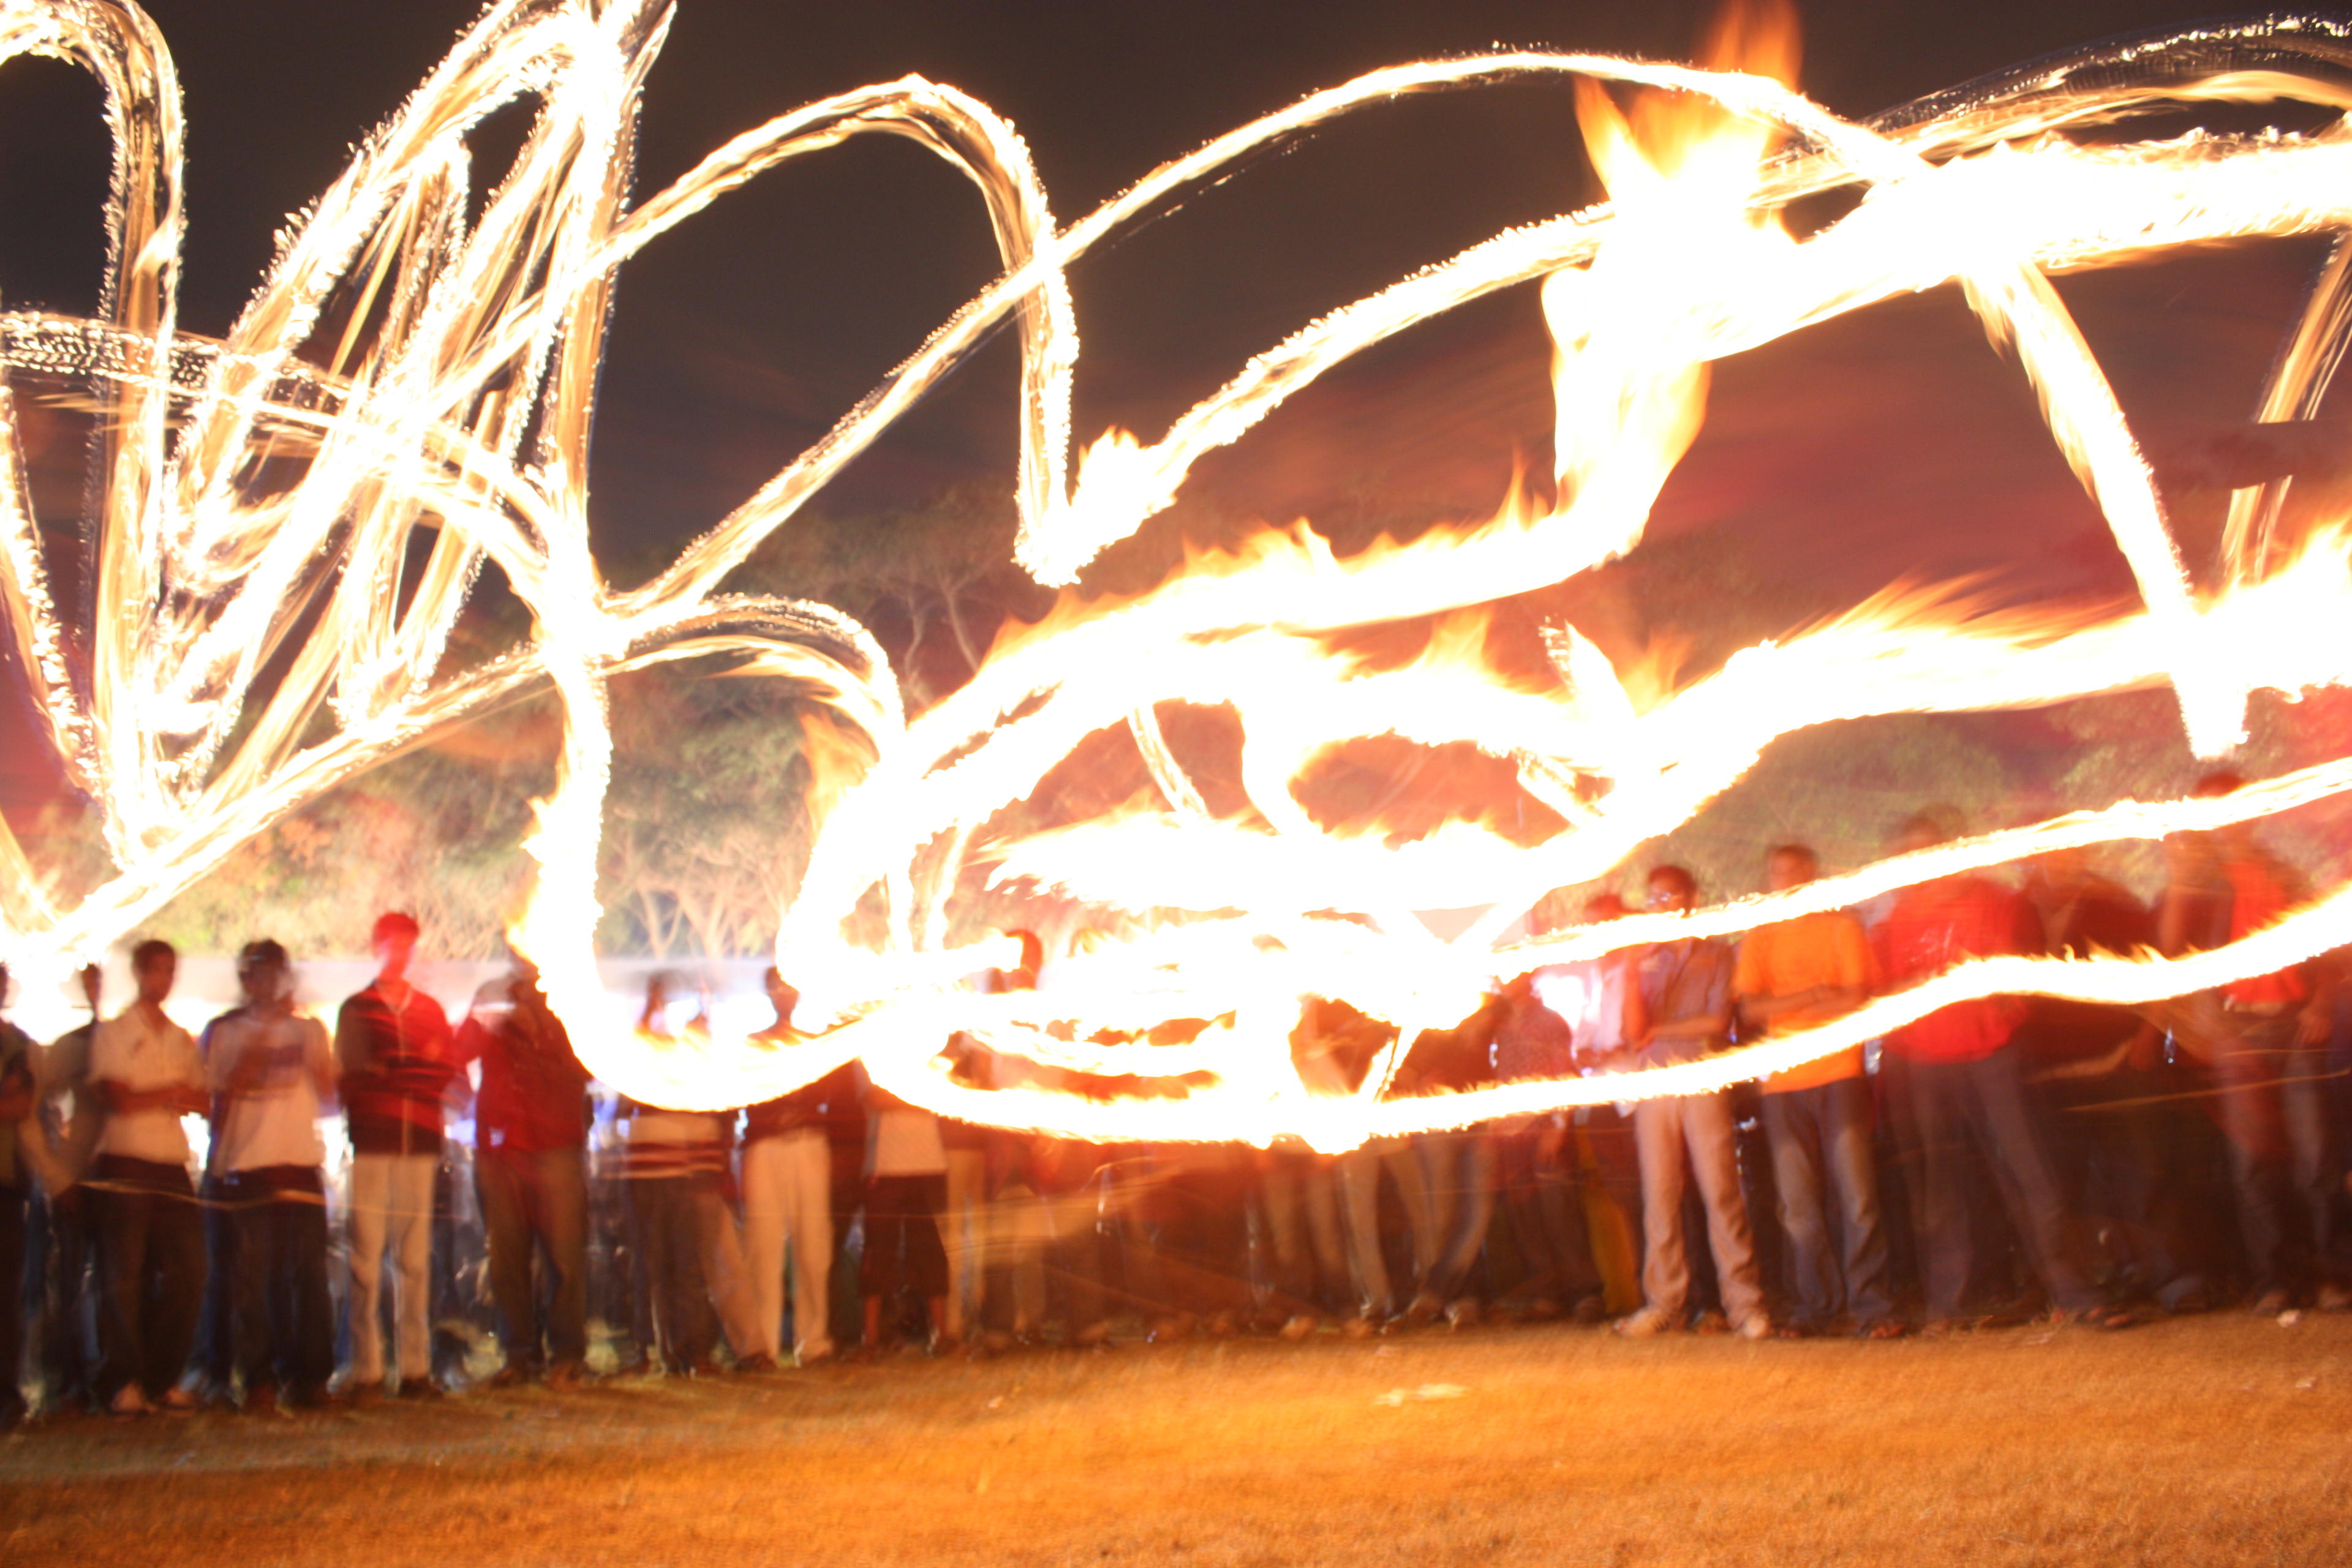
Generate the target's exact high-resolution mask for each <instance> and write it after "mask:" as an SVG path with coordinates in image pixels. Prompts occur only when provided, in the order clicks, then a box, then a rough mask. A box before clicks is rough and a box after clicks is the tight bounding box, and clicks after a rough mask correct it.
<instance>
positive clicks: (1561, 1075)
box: [1495, 969, 1601, 1320]
mask: <svg viewBox="0 0 2352 1568" xmlns="http://www.w3.org/2000/svg"><path fill="white" fill-rule="evenodd" d="M1548 974H1549V970H1543V969H1538V970H1536V971H1535V972H1533V973H1528V974H1523V975H1521V976H1519V977H1518V978H1517V980H1514V981H1512V982H1511V983H1510V984H1508V985H1507V986H1505V987H1504V988H1503V997H1502V1003H1503V1005H1502V1011H1501V1015H1500V1016H1499V1017H1498V1019H1497V1020H1496V1026H1495V1072H1496V1077H1497V1078H1498V1079H1500V1080H1501V1081H1503V1082H1505V1083H1514V1082H1520V1081H1528V1080H1532V1081H1544V1080H1557V1079H1565V1078H1573V1077H1575V1076H1576V1075H1577V1061H1576V1054H1575V1036H1574V1034H1573V1032H1572V1031H1570V1028H1569V1026H1568V1021H1567V1020H1566V1019H1565V1018H1562V1017H1561V1016H1559V1014H1557V1013H1555V1012H1553V1011H1552V1010H1551V1009H1550V1008H1549V1007H1548V1006H1546V1005H1544V1002H1543V999H1542V997H1541V995H1540V994H1539V987H1540V986H1541V985H1542V984H1543V981H1544V979H1545V977H1546V976H1547V975H1548ZM1574 1125H1575V1124H1574V1122H1573V1121H1570V1118H1569V1116H1568V1115H1567V1114H1566V1113H1565V1112H1555V1113H1554V1114H1552V1115H1549V1116H1520V1117H1514V1118H1511V1119H1510V1120H1509V1121H1505V1122H1503V1123H1501V1124H1500V1125H1499V1126H1497V1127H1496V1131H1495V1152H1496V1184H1497V1186H1498V1188H1499V1190H1500V1192H1501V1195H1502V1201H1503V1207H1504V1211H1505V1212H1506V1213H1507V1215H1509V1216H1510V1222H1511V1235H1512V1237H1513V1238H1514V1239H1515V1240H1516V1241H1517V1243H1518V1248H1519V1256H1520V1258H1521V1259H1522V1260H1523V1261H1524V1262H1525V1263H1526V1265H1527V1270H1528V1272H1527V1277H1526V1279H1523V1280H1521V1281H1520V1282H1519V1283H1518V1284H1517V1286H1515V1287H1514V1288H1513V1289H1512V1292H1511V1294H1512V1296H1513V1298H1514V1299H1515V1300H1516V1301H1517V1305H1518V1307H1519V1310H1522V1311H1523V1312H1524V1313H1525V1314H1526V1315H1527V1316H1528V1317H1530V1318H1534V1319H1538V1320H1541V1319H1547V1318H1556V1317H1558V1316H1559V1315H1560V1314H1561V1313H1562V1312H1573V1313H1577V1314H1578V1315H1580V1316H1582V1317H1585V1318H1588V1319H1591V1318H1597V1317H1598V1316H1599V1315H1600V1313H1601V1276H1600V1275H1599V1274H1598V1273H1596V1272H1594V1270H1593V1267H1592V1244H1591V1241H1590V1240H1588V1239H1587V1237H1586V1236H1585V1229H1584V1210H1583V1205H1582V1201H1581V1200H1580V1197H1579V1196H1578V1194H1577V1190H1576V1170H1575V1160H1574V1151H1573V1147H1572V1129H1573V1128H1574Z"/></svg>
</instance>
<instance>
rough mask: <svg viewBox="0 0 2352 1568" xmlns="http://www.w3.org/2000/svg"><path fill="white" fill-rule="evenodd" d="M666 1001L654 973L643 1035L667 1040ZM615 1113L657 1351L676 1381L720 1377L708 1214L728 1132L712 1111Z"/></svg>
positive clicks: (631, 1108) (640, 1025)
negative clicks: (622, 1133) (622, 1124)
mask: <svg viewBox="0 0 2352 1568" xmlns="http://www.w3.org/2000/svg"><path fill="white" fill-rule="evenodd" d="M667 1003H668V977H667V976H666V975H661V974H656V975H655V976H654V977H653V978H652V979H651V980H649V981H647V982H646V1005H645V1011H644V1012H643V1013H642V1014H641V1015H640V1016H639V1017H638V1019H637V1032H638V1034H639V1036H640V1037H645V1038H649V1039H655V1040H659V1039H664V1038H667V1034H666V1033H665V1031H664V1029H663V1027H662V1022H661V1018H662V1009H663V1008H664V1007H665V1006H666V1005H667ZM620 1115H621V1116H623V1117H624V1118H625V1119H626V1120H627V1121H628V1142H627V1145H626V1152H625V1153H626V1161H627V1163H626V1165H625V1171H626V1173H627V1174H626V1176H625V1187H626V1190H627V1193H628V1204H629V1237H630V1241H631V1244H632V1245H633V1246H634V1247H635V1249H636V1251H637V1253H638V1256H639V1257H641V1258H643V1259H644V1260H645V1278H646V1292H647V1293H648V1295H649V1296H650V1297H651V1299H652V1302H651V1304H652V1307H653V1330H654V1345H655V1349H656V1353H657V1355H658V1357H659V1359H660V1361H661V1364H662V1366H663V1368H664V1369H665V1370H666V1371H667V1372H668V1373H670V1374H671V1375H672V1376H674V1377H683V1376H709V1375H710V1374H711V1373H714V1372H715V1371H717V1363H715V1362H714V1361H713V1360H712V1359H711V1358H712V1354H713V1352H715V1351H716V1350H717V1349H718V1344H719V1313H718V1309H717V1306H716V1303H715V1300H714V1297H715V1289H714V1288H715V1287H716V1286H718V1285H719V1283H720V1282H719V1281H718V1280H716V1279H713V1278H712V1276H711V1273H710V1269H709V1254H710V1250H711V1249H710V1247H709V1235H708V1230H709V1225H710V1223H711V1216H710V1215H709V1214H708V1213H707V1210H708V1209H709V1207H710V1206H711V1205H713V1204H717V1205H719V1206H720V1207H721V1208H722V1211H723V1205H724V1200H723V1198H722V1197H721V1195H720V1192H719V1182H720V1180H721V1178H722V1177H723V1176H724V1175H725V1173H726V1169H727V1143H726V1133H725V1130H724V1129H723V1128H722V1127H721V1126H720V1118H719V1116H718V1115H717V1114H715V1113H713V1112H710V1111H706V1110H663V1109H662V1108H661V1107H659V1106H653V1105H644V1104H640V1103H638V1102H637V1101H635V1100H626V1099H625V1100H622V1102H621V1107H620ZM745 1353H747V1354H748V1353H750V1350H749V1347H746V1351H745Z"/></svg>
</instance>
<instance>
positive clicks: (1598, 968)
mask: <svg viewBox="0 0 2352 1568" xmlns="http://www.w3.org/2000/svg"><path fill="white" fill-rule="evenodd" d="M1624 914H1625V900H1622V899H1621V898H1619V897H1618V896H1617V895H1616V894H1614V893H1596V894H1594V895H1593V896H1592V897H1591V898H1589V899H1587V900H1585V901H1584V906H1583V908H1582V910H1580V916H1581V918H1582V921H1583V923H1585V924H1586V925H1597V924H1599V923H1601V921H1613V920H1619V919H1622V918H1623V916H1624ZM1626 973H1627V971H1626V969H1625V966H1624V964H1623V963H1622V962H1619V961H1618V960H1615V959H1609V958H1580V959H1578V960H1576V961H1575V962H1574V963H1556V964H1552V965H1549V966H1548V967H1547V968H1546V969H1545V971H1544V973H1543V975H1542V977H1541V978H1540V979H1538V981H1537V982H1536V988H1537V992H1538V994H1539V995H1541V996H1542V997H1543V999H1544V1001H1545V1003H1546V1004H1547V1005H1549V1006H1550V1007H1551V1009H1552V1011H1554V1012H1555V1013H1558V1014H1559V1016H1560V1017H1561V1018H1562V1019H1564V1020H1565V1021H1566V1022H1567V1024H1568V1026H1569V1030H1570V1036H1571V1038H1572V1042H1573V1043H1572V1045H1571V1047H1570V1048H1571V1049H1572V1050H1573V1051H1574V1053H1575V1058H1576V1061H1577V1064H1578V1069H1579V1070H1580V1072H1582V1073H1583V1074H1585V1076H1587V1077H1591V1076H1592V1075H1593V1074H1595V1073H1607V1072H1613V1071H1615V1070H1616V1068H1615V1063H1616V1060H1617V1058H1618V1057H1619V1055H1620V1054H1621V1053H1622V1051H1623V1050H1624V1048H1625V978H1626ZM1570 1121H1571V1122H1572V1123H1573V1125H1574V1127H1575V1140H1574V1143H1573V1149H1574V1157H1575V1161H1576V1171H1577V1185H1578V1187H1579V1189H1580V1195H1581V1197H1582V1201H1583V1209H1584V1225H1585V1234H1586V1237H1587V1238H1588V1244H1589V1246H1590V1248H1591V1258H1592V1266H1593V1268H1594V1270H1595V1272H1597V1273H1598V1274H1599V1275H1600V1277H1601V1305H1602V1309H1603V1315H1606V1314H1607V1313H1612V1312H1614V1313H1625V1312H1631V1311H1633V1310H1635V1309H1636V1308H1638V1307H1640V1306H1641V1304H1642V1278H1641V1271H1642V1245H1641V1230H1640V1226H1639V1215H1640V1213H1641V1198H1642V1165H1641V1155H1640V1152H1639V1150H1638V1148H1637V1146H1636V1143H1635V1140H1634V1136H1633V1118H1632V1117H1631V1116H1629V1115H1627V1114H1626V1113H1625V1111H1624V1110H1622V1109H1620V1108H1619V1107H1617V1106H1615V1105H1606V1104H1604V1105H1582V1106H1579V1107H1577V1109H1576V1110H1575V1111H1574V1112H1573V1113H1572V1114H1571V1117H1570Z"/></svg>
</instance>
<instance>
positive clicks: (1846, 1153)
mask: <svg viewBox="0 0 2352 1568" xmlns="http://www.w3.org/2000/svg"><path fill="white" fill-rule="evenodd" d="M1818 1092H1819V1093H1820V1094H1821V1095H1822V1097H1823V1117H1824V1120H1823V1123H1822V1151H1823V1152H1824V1153H1826V1154H1827V1156H1828V1163H1829V1170H1830V1174H1831V1177H1832V1180H1834V1181H1835V1182H1836V1183H1837V1188H1838V1205H1839V1212H1840V1215H1841V1216H1842V1219H1843V1224H1842V1226H1841V1227H1840V1228H1841V1230H1842V1231H1843V1241H1844V1243H1845V1247H1844V1250H1845V1267H1844V1271H1843V1272H1844V1280H1843V1284H1844V1291H1843V1295H1844V1300H1845V1310H1846V1311H1847V1312H1848V1313H1850V1314H1851V1315H1852V1316H1853V1321H1854V1322H1855V1324H1856V1325H1857V1326H1859V1327H1862V1328H1870V1327H1873V1326H1874V1325H1876V1324H1879V1323H1884V1322H1887V1321H1892V1319H1893V1318H1894V1316H1895V1288H1894V1279H1893V1278H1892V1274H1891V1270H1890V1269H1889V1268H1888V1264H1887V1256H1886V1226H1885V1219H1884V1216H1883V1215H1882V1214H1881V1212H1880V1209H1879V1205H1878V1153H1877V1141H1876V1138H1875V1136H1874V1129H1873V1128H1872V1126H1871V1115H1870V1080H1869V1079H1865V1078H1864V1077H1862V1076H1861V1075H1860V1074H1856V1075H1855V1076H1853V1078H1847V1079H1839V1080H1838V1081H1837V1082H1835V1083H1830V1084H1823V1085H1822V1088H1821V1089H1820V1090H1819V1091H1818Z"/></svg>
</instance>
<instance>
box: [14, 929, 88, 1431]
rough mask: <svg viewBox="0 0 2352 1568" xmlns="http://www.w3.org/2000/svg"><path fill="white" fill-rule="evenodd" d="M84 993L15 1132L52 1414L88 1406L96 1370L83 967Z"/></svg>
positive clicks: (40, 1071)
mask: <svg viewBox="0 0 2352 1568" xmlns="http://www.w3.org/2000/svg"><path fill="white" fill-rule="evenodd" d="M80 980H81V993H82V999H83V1001H84V1003H85V1004H86V1005H88V1007H89V1021H88V1022H87V1023H84V1024H79V1025H77V1026H75V1027H73V1028H71V1029H68V1030H67V1031H66V1032H65V1033H64V1034H62V1035H60V1036H58V1037H57V1038H56V1039H55V1040H53V1041H51V1042H50V1043H49V1047H48V1048H47V1050H44V1051H42V1052H40V1053H38V1055H37V1057H36V1058H34V1068H33V1079H34V1094H35V1096H36V1097H37V1100H38V1104H37V1106H36V1108H35V1110H34V1117H33V1120H32V1121H30V1122H27V1123H25V1124H24V1125H23V1126H22V1127H21V1128H20V1129H19V1131H18V1135H17V1143H16V1157H17V1159H18V1160H19V1161H21V1162H22V1163H24V1164H25V1165H26V1166H28V1167H30V1169H31V1172H32V1174H33V1175H35V1176H36V1177H37V1178H38V1185H39V1189H40V1194H41V1204H42V1219H43V1230H42V1242H43V1246H42V1248H41V1261H40V1264H39V1272H40V1280H39V1284H38V1286H37V1288H36V1291H35V1295H36V1297H37V1300H39V1301H40V1304H41V1305H40V1314H41V1334H40V1344H39V1349H38V1351H37V1355H38V1358H39V1361H40V1366H41V1382H42V1384H43V1394H44V1398H45V1403H46V1404H47V1405H48V1407H49V1408H50V1409H52V1410H60V1409H64V1408H66V1407H68V1406H69V1405H84V1406H87V1405H89V1404H91V1403H92V1402H93V1395H94V1394H95V1391H96V1388H97V1370H98V1356H97V1345H98V1290H97V1288H96V1285H95V1283H94V1281H93V1276H94V1275H95V1273H96V1270H97V1262H96V1254H97V1247H96V1243H95V1241H94V1239H93V1233H92V1230H91V1220H90V1197H89V1188H88V1187H86V1186H85V1185H84V1184H83V1179H84V1178H85V1177H86V1176H88V1175H89V1163H90V1160H91V1158H92V1157H93V1155H94V1153H95V1151H96V1148H97V1144H98V1132H99V1128H100V1125H101V1124H102V1123H103V1121H104V1120H105V1118H104V1116H103V1115H102V1113H101V1112H100V1110H99V1109H98V1107H97V1105H96V1103H95V1102H94V1101H93V1100H91V1098H90V1089H89V1045H90V1041H91V1039H92V1038H93V1037H95V1036H96V1035H97V1033H98V1024H99V1016H100V1008H99V1003H100V970H99V967H98V965H97V964H95V963H89V964H84V965H83V966H82V971H81V975H80Z"/></svg>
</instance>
